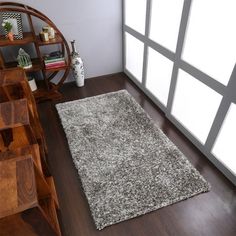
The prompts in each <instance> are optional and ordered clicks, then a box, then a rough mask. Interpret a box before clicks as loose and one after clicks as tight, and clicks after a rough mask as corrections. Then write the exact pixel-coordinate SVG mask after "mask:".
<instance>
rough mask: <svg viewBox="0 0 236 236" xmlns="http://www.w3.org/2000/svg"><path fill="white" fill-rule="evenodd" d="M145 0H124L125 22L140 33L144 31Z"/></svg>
mask: <svg viewBox="0 0 236 236" xmlns="http://www.w3.org/2000/svg"><path fill="white" fill-rule="evenodd" d="M146 4H147V0H125V24H126V25H128V26H129V27H131V28H132V29H134V30H136V31H138V32H139V33H141V34H144V33H145V21H146Z"/></svg>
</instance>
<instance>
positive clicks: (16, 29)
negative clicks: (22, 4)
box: [2, 12, 23, 39]
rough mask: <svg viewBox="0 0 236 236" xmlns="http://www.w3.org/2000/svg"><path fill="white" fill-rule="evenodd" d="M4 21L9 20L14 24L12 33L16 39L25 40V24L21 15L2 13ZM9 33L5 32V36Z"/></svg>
mask: <svg viewBox="0 0 236 236" xmlns="http://www.w3.org/2000/svg"><path fill="white" fill-rule="evenodd" d="M2 19H3V20H8V21H9V22H11V23H12V25H13V26H12V32H13V35H14V39H23V24H22V17H21V13H16V12H2ZM6 34H7V32H5V35H6Z"/></svg>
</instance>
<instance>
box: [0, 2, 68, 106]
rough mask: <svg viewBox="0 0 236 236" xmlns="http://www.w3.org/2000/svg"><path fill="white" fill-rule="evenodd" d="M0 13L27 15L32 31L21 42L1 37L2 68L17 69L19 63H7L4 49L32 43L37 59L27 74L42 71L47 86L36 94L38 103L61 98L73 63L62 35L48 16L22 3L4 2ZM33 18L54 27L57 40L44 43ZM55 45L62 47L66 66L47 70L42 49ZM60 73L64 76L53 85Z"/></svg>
mask: <svg viewBox="0 0 236 236" xmlns="http://www.w3.org/2000/svg"><path fill="white" fill-rule="evenodd" d="M0 12H18V13H22V14H26V16H27V19H28V23H29V26H30V30H31V32H24V33H23V39H20V40H18V39H15V40H14V41H9V40H8V39H6V38H5V36H4V35H1V36H0V68H2V69H11V68H15V67H17V62H7V63H6V62H5V60H4V57H3V53H1V48H2V47H8V46H15V45H22V46H23V45H27V44H30V43H31V44H33V45H34V47H35V49H36V53H37V58H33V59H32V64H33V66H32V67H31V68H29V69H25V72H26V73H30V72H37V71H41V72H42V76H43V81H44V84H45V86H39V89H38V91H36V92H34V95H35V99H36V101H37V102H41V101H44V100H52V99H59V98H61V97H62V95H61V93H60V92H59V89H60V87H61V86H62V84H63V82H64V81H65V79H66V78H67V76H68V74H69V71H70V63H71V59H70V49H69V46H68V44H67V41H66V40H65V38H64V36H63V35H62V33H61V32H60V31H59V29H58V28H57V27H56V25H55V24H54V23H53V22H52V21H51V20H50V19H49V18H48V17H47V16H45V15H44V14H43V13H41V12H39V11H38V10H36V9H33V8H32V7H30V6H27V5H24V4H20V3H12V2H2V3H0ZM32 17H36V18H39V19H40V20H42V21H44V22H45V25H49V26H51V27H53V28H54V30H55V31H56V34H55V38H54V39H51V40H49V41H48V42H43V41H42V40H41V39H40V37H39V35H38V34H37V33H36V32H35V28H34V24H33V20H32ZM55 44H57V45H60V46H61V51H62V53H63V56H64V57H65V62H66V64H65V65H64V66H59V67H55V68H50V69H46V68H45V65H44V59H43V55H42V53H41V50H40V47H43V46H49V45H55ZM59 71H62V74H61V75H59V78H57V84H54V83H53V85H52V80H53V78H55V76H57V75H58V72H59ZM37 82H38V81H36V84H37V85H38V83H37ZM49 82H50V83H49Z"/></svg>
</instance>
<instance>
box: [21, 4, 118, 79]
mask: <svg viewBox="0 0 236 236" xmlns="http://www.w3.org/2000/svg"><path fill="white" fill-rule="evenodd" d="M17 2H21V3H24V4H27V5H29V6H31V7H33V8H36V9H37V10H39V11H41V12H42V13H44V14H45V15H47V16H48V17H49V18H50V19H51V20H52V21H53V22H54V23H55V24H56V25H57V27H58V29H59V30H60V31H61V32H62V33H63V34H64V36H65V38H66V39H67V41H68V43H69V41H70V40H72V39H75V40H76V42H77V48H78V49H79V52H80V55H81V57H82V58H83V60H84V63H85V70H86V77H87V78H90V77H96V76H100V75H105V74H111V73H116V72H120V71H122V0H20V1H17Z"/></svg>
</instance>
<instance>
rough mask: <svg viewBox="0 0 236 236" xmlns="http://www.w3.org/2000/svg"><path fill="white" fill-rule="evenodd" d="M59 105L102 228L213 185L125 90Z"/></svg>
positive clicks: (189, 195) (68, 137) (88, 196)
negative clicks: (210, 184)
mask: <svg viewBox="0 0 236 236" xmlns="http://www.w3.org/2000/svg"><path fill="white" fill-rule="evenodd" d="M56 108H57V110H58V113H59V116H60V119H61V122H62V125H63V128H64V130H65V133H66V136H67V139H68V143H69V147H70V151H71V154H72V158H73V161H74V164H75V166H76V168H77V169H78V173H79V176H80V179H81V181H82V185H83V189H84V192H85V195H86V197H87V199H88V203H89V206H90V210H91V213H92V216H93V219H94V222H95V224H96V227H97V229H103V228H104V227H106V226H108V225H112V224H115V223H118V222H121V221H124V220H127V219H130V218H133V217H136V216H139V215H142V214H145V213H148V212H150V211H153V210H156V209H158V208H161V207H164V206H168V205H170V204H173V203H176V202H178V201H181V200H184V199H187V198H189V197H192V196H194V195H196V194H199V193H201V192H206V191H208V190H209V188H210V187H209V184H208V183H207V182H206V181H205V180H204V178H203V177H202V176H201V175H200V174H199V172H198V171H197V170H196V169H195V168H194V167H193V166H192V165H191V164H190V162H189V161H188V160H187V158H186V157H185V156H184V155H183V154H182V153H181V152H180V151H179V150H178V148H177V147H176V146H175V145H174V144H173V143H172V142H171V141H170V140H169V139H168V138H167V137H166V136H165V134H164V133H163V132H162V131H161V130H160V129H159V128H158V127H157V126H156V125H155V124H154V122H153V121H152V120H151V119H150V117H149V116H148V115H147V113H146V112H145V111H144V110H143V109H142V108H141V107H140V106H139V104H138V103H136V101H135V100H134V98H133V97H132V96H131V95H130V94H129V93H128V92H127V91H126V90H121V91H118V92H113V93H108V94H104V95H99V96H95V97H89V98H85V99H82V100H77V101H71V102H66V103H60V104H57V105H56Z"/></svg>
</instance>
